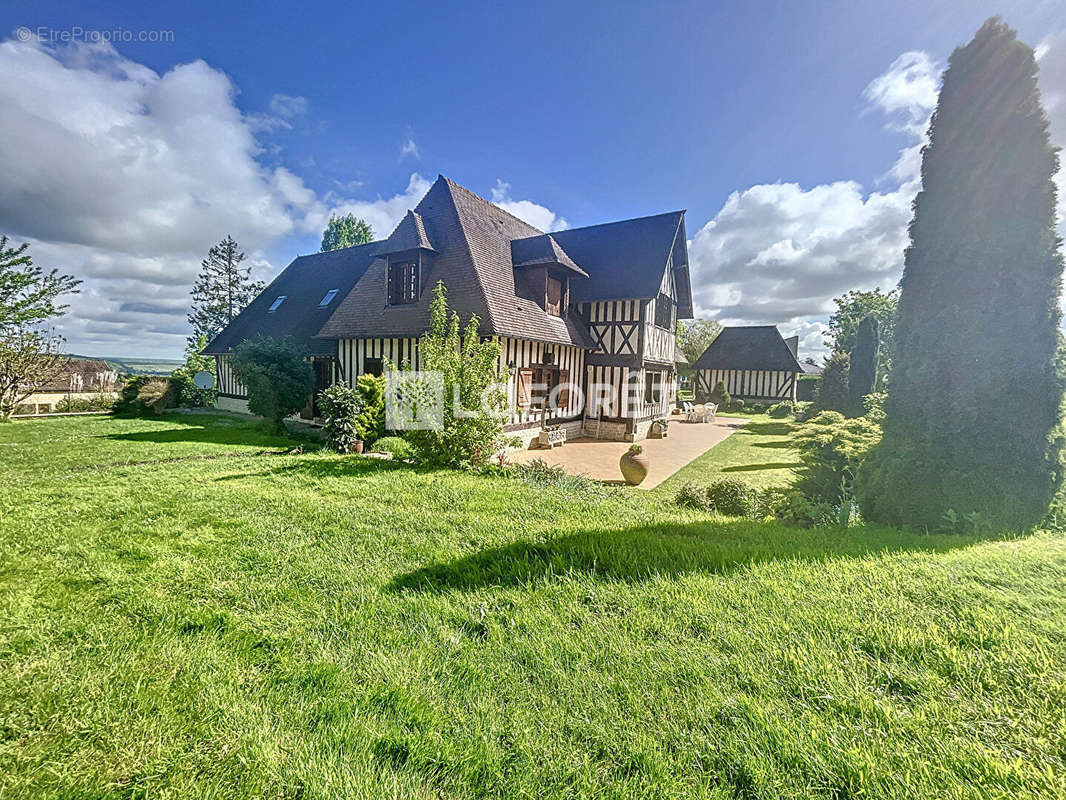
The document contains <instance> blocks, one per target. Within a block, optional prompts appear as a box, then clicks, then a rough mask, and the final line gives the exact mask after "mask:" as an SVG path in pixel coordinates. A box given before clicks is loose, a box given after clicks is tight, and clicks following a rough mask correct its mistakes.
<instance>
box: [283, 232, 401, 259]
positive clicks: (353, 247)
mask: <svg viewBox="0 0 1066 800" xmlns="http://www.w3.org/2000/svg"><path fill="white" fill-rule="evenodd" d="M388 240H389V237H387V236H386V237H385V238H384V239H374V240H373V241H371V242H363V243H362V244H350V245H348V246H347V247H334V248H333V249H332V250H318V251H316V252H314V253H300V255H298V256H296V258H310V257H311V256H324V255H326V253H339V252H340V251H341V250H358V249H359V248H360V247H370V245H372V244H384V243H385V242H387V241H388ZM295 260H296V259H295V258H294V259H293V261H295Z"/></svg>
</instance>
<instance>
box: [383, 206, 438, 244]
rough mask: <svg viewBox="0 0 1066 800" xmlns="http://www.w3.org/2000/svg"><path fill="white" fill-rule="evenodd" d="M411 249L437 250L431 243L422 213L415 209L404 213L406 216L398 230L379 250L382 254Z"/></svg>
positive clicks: (397, 227)
mask: <svg viewBox="0 0 1066 800" xmlns="http://www.w3.org/2000/svg"><path fill="white" fill-rule="evenodd" d="M410 250H428V251H430V252H436V249H435V248H434V247H433V245H432V244H430V241H429V235H428V234H427V233H426V225H425V222H423V221H422V215H421V214H417V213H415V212H414V211H408V212H407V214H405V215H404V218H403V219H401V220H400V224H399V225H397V226H396V230H394V231H393V232H392V235H391V236H389V238H388V239H386V240H385V244H384V246H383V247H382V248H381V250H380V251H379V252H380V253H381V254H385V253H404V252H407V251H410Z"/></svg>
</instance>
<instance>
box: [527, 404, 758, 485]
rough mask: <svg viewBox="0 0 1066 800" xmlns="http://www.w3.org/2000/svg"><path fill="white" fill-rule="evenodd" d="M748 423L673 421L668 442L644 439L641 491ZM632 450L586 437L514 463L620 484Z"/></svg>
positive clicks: (729, 419)
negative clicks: (646, 466) (646, 463)
mask: <svg viewBox="0 0 1066 800" xmlns="http://www.w3.org/2000/svg"><path fill="white" fill-rule="evenodd" d="M748 422H749V420H747V419H742V418H739V417H718V418H716V419H714V420H713V421H711V422H705V423H687V422H681V421H679V420H678V419H676V418H674V419H673V420H672V421H671V422H670V435H669V436H668V437H667V438H666V439H641V440H640V441H639V442H638V444H640V445H643V447H644V452H645V453H647V454H648V458H649V459H650V461H651V469H650V470H649V471H648V477H647V478H645V479H644V482H643V483H642V484H640V488H641V489H654V488H655V487H656V486H658V485H659V484H660V483H662V482H663V481H665V480H666V479H667V478H669V477H670V476H671V475H673V474H674V473H675V472H677V471H678V470H679V469H681V468H682V467H683V466H685V465H686V464H688V463H689V462H691V461H692V460H693V459H695V458H697V457H698V456H701V455H703V454H704V453H706V452H707V451H708V450H710V449H711V448H712V447H714V446H715V445H716V444H718V443H719V442H722V441H725V440H726V439H728V438H729V437H730V436H731V435H732V434H733V433H734V432H735V431H736V430H737V429H738V428H741V427H743V426H744V425H747V424H748ZM628 449H629V442H611V441H605V440H603V439H591V438H587V437H582V438H580V439H568V440H567V442H566V444H564V445H563V446H562V447H556V448H553V449H551V450H521V451H519V452H517V453H513V454H512V455H511V460H512V461H514V462H516V463H520V464H525V463H529V462H530V461H532V460H533V459H535V458H541V459H544V461H545V462H546V463H548V464H551V465H553V466H558V467H562V468H563V469H564V470H566V471H567V472H569V473H571V474H573V475H588V476H589V477H590V478H595V479H596V480H601V481H611V482H615V483H617V482H620V481H621V480H622V473H621V472H620V471H619V469H618V459H620V458H621V457H622V454H623V453H624V452H625V451H626V450H628Z"/></svg>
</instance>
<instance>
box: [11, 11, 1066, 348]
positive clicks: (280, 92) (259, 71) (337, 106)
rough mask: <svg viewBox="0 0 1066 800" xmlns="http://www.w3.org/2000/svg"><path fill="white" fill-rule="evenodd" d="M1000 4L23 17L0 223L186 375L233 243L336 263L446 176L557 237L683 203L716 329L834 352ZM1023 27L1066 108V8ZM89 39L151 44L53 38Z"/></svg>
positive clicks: (14, 62)
mask: <svg viewBox="0 0 1066 800" xmlns="http://www.w3.org/2000/svg"><path fill="white" fill-rule="evenodd" d="M999 10H1001V9H1000V8H997V5H996V4H993V3H985V2H961V1H960V2H944V3H930V2H894V3H871V2H839V3H822V2H818V3H815V2H811V3H798V2H777V3H773V2H771V3H762V4H752V3H714V4H711V3H695V2H678V3H663V4H651V3H640V4H637V3H632V4H626V3H573V2H571V3H565V4H564V3H537V4H529V3H513V4H511V3H508V4H499V5H489V4H470V5H466V6H464V5H461V4H454V5H446V4H442V3H425V4H383V5H361V4H353V3H335V4H322V5H321V6H318V7H316V8H314V9H313V10H310V9H309V10H301V11H299V12H296V13H294V7H293V6H292V5H291V4H280V3H277V4H271V3H259V4H256V5H255V6H250V7H238V6H237V5H232V6H231V5H226V4H219V3H211V4H207V3H196V2H192V3H185V4H172V5H171V6H170V7H163V6H162V4H143V3H137V4H133V3H129V4H126V3H114V4H111V5H110V7H109V8H108V9H104V10H101V9H92V10H89V9H87V8H85V7H84V6H83V5H82V4H74V3H50V2H38V3H35V4H32V5H29V4H22V5H20V6H14V5H8V6H7V7H6V8H5V9H4V10H3V11H2V12H0V32H2V33H3V35H4V36H5V37H7V39H8V40H7V41H6V42H5V43H4V44H3V45H0V83H3V84H5V85H8V88H7V89H0V94H5V95H6V96H5V97H0V108H7V109H8V110H7V112H6V114H7V115H8V116H9V119H8V120H7V121H6V122H5V123H4V124H3V125H0V128H6V129H7V130H8V133H0V168H4V169H5V174H11V173H12V172H14V173H15V175H16V176H17V178H16V180H14V181H12V182H10V183H9V185H8V188H7V190H4V189H0V230H3V231H6V232H7V233H8V234H9V235H11V236H13V237H14V238H16V239H19V240H22V239H28V240H30V241H32V242H33V243H34V244H33V247H34V250H35V251H36V252H37V253H38V261H39V263H41V264H42V265H45V266H60V267H65V268H67V269H69V270H71V271H73V272H75V273H76V274H79V275H83V276H84V277H86V290H87V291H86V292H83V295H82V296H81V297H79V298H77V299H76V300H75V301H74V303H73V313H72V314H71V315H70V317H69V318H68V319H67V320H66V321H64V324H63V330H64V332H65V333H66V335H67V336H68V339H69V341H70V347H71V349H73V350H77V351H79V352H86V351H89V352H92V353H97V354H115V355H126V354H128V355H161V356H162V355H170V356H173V355H177V354H179V353H180V350H181V348H182V345H183V334H182V331H181V329H182V326H183V318H184V314H183V313H182V306H181V304H182V302H184V298H185V297H186V296H187V294H186V293H187V291H188V288H187V287H188V286H189V285H191V282H192V278H193V277H194V275H195V271H196V266H197V263H198V259H199V258H200V257H202V255H203V253H205V252H206V250H207V248H208V247H209V246H210V245H211V244H213V243H214V242H215V241H217V240H218V239H220V238H221V237H222V236H224V235H226V234H227V233H233V235H234V236H235V237H237V238H238V239H239V241H241V244H242V245H243V246H244V247H245V249H246V251H247V252H248V253H249V256H250V257H251V258H252V259H253V261H254V263H255V264H256V269H257V271H258V272H259V274H261V275H263V276H265V277H269V276H271V275H272V274H275V273H276V272H277V271H278V270H279V269H280V268H281V267H283V266H284V265H285V264H286V263H287V262H288V261H289V260H291V258H292V256H294V255H296V254H297V253H304V252H311V251H314V250H316V249H317V243H318V238H319V231H320V228H321V224H320V223H321V219H322V217H323V215H324V214H328V212H329V211H331V210H334V209H336V210H352V211H355V212H357V213H362V214H364V215H365V216H367V217H368V218H370V219H371V221H372V223H374V224H375V226H376V227H377V228H382V227H385V226H387V225H388V224H389V223H390V221H391V220H393V219H395V218H398V216H399V215H400V214H402V213H403V210H405V208H406V206H407V205H413V204H414V203H415V202H417V196H418V193H419V191H420V189H421V188H422V187H423V186H424V183H425V181H426V180H432V178H434V177H435V176H436V174H437V173H438V172H440V173H444V174H446V175H448V176H449V177H450V178H452V179H454V180H456V181H458V182H459V183H462V184H464V185H466V186H468V187H469V188H471V189H473V190H474V191H476V192H478V193H480V194H483V195H485V196H487V197H491V198H492V199H494V200H497V201H499V202H500V203H501V204H504V205H507V206H508V207H509V208H511V209H512V210H514V211H515V212H516V213H519V215H520V216H526V217H527V218H529V219H530V221H533V222H534V224H538V223H539V224H540V225H541V226H542V227H549V226H556V227H558V226H563V225H570V226H577V225H586V224H592V223H597V222H603V221H607V220H611V219H619V218H625V217H629V216H638V215H642V214H649V213H656V212H659V211H663V210H669V209H675V208H686V209H688V233H689V236H690V238H691V239H692V240H693V248H692V249H693V265H694V269H695V270H696V271H697V272H696V276H695V279H696V283H697V302H698V305H699V307H700V309H701V313H703V314H705V315H707V316H716V317H719V318H721V319H724V320H726V321H732V322H763V321H774V322H777V323H779V324H781V326H782V328H783V329H784V330H787V331H788V332H792V331H796V332H799V333H800V334H801V335H802V336H803V337H804V339H803V341H804V343H805V346H806V349H808V350H810V351H811V352H814V350H815V347H816V344H817V342H818V340H819V339H820V330H821V328H820V326H821V325H822V324H823V323H824V319H825V312H826V311H827V310H828V303H829V300H830V298H831V297H832V295H833V294H834V293H837V294H839V293H840V291H842V290H843V289H845V288H849V287H850V286H852V285H861V286H872V285H875V284H880V285H885V286H887V285H890V284H891V283H893V282H894V280H895V279H896V278H897V277H898V268H899V266H900V265H901V263H902V261H901V257H902V240H901V239H900V228H901V225H905V221H906V220H905V217H906V216H907V208H908V207H909V201H910V197H911V196H913V191H914V190H916V186H917V185H916V184H915V182H914V181H915V177H916V176H915V174H914V168H915V165H916V163H917V162H916V160H915V158H914V156H915V154H916V152H917V150H916V146H917V145H920V138H921V130H922V128H923V126H924V121H925V118H926V116H927V114H928V111H929V107H930V102H931V101H930V97H932V98H933V99H934V100H935V81H936V79H937V75H938V74H939V70H940V69H941V68H942V67H943V65H944V63H945V62H946V58H947V56H948V55H949V54H950V51H951V49H952V48H953V47H954V46H956V45H958V44H961V43H963V42H965V41H966V40H967V39H968V38H969V37H971V36H972V35H973V33H974V31H975V30H976V29H977V28H978V27H979V25H980V24H981V22H982V21H983V20H984V19H985V18H986V17H987V16H989V15H991V14H993V13H996V12H997V11H999ZM1006 16H1007V20H1008V22H1009V23H1010V24H1012V25H1013V26H1014V27H1015V28H1016V29H1017V30H1018V32H1019V35H1020V36H1021V38H1022V39H1023V40H1025V41H1027V42H1029V43H1030V44H1033V45H1034V46H1036V45H1038V44H1041V43H1043V49H1044V52H1043V53H1042V54H1041V55H1042V59H1041V69H1042V72H1044V73H1049V72H1054V75H1052V76H1051V78H1048V76H1047V75H1043V74H1042V78H1041V80H1042V81H1045V80H1054V81H1057V82H1053V83H1051V84H1049V85H1047V86H1045V87H1044V90H1045V94H1048V93H1050V94H1052V95H1054V94H1056V93H1057V92H1058V91H1059V89H1060V87H1063V85H1064V84H1066V77H1064V76H1063V75H1062V72H1064V71H1066V58H1064V57H1063V51H1066V40H1063V38H1062V32H1063V31H1066V5H1064V4H1062V3H1061V2H1060V3H1055V2H1045V1H1041V2H1027V3H1026V2H1022V3H1013V4H1011V8H1009V9H1007V10H1006ZM20 26H25V27H26V28H27V29H29V30H30V31H31V32H32V33H33V36H32V38H31V40H30V41H26V42H22V41H19V38H20V37H19V31H18V29H19V27H20ZM79 28H80V29H83V30H85V31H107V32H111V34H112V36H114V34H115V32H116V31H124V32H129V34H130V35H131V36H132V38H133V39H134V40H133V41H117V42H115V44H114V46H113V47H109V46H108V45H101V44H86V43H84V42H79V43H75V44H71V43H64V42H62V41H50V40H49V37H52V36H62V35H63V32H71V31H77V30H78V29H79ZM142 31H146V32H148V31H163V32H165V33H164V34H163V36H164V37H165V38H167V39H169V41H165V42H139V41H136V38H137V37H138V36H140V35H141V32H142ZM40 34H43V35H44V37H45V38H44V40H43V41H42V40H41V39H40ZM72 35H76V34H72ZM120 36H121V34H120ZM23 38H29V37H26V36H25V34H23ZM904 54H909V56H907V57H905V58H904V60H903V61H902V62H901V61H899V59H900V58H901V57H903V56H904ZM5 73H7V74H5ZM879 76H880V77H881V79H882V82H881V83H880V84H878V83H876V81H877V80H878V79H879ZM16 81H18V82H21V83H22V84H23V87H22V88H21V89H20V88H12V87H11V86H10V84H12V83H14V82H16ZM931 91H932V92H933V93H932V94H930V92H931ZM4 113H5V112H3V111H0V114H4ZM1062 113H1063V112H1062V109H1061V108H1058V110H1057V111H1053V112H1052V113H1051V115H1052V119H1053V125H1054V126H1055V134H1056V136H1057V135H1058V134H1059V133H1060V132H1061V128H1062V127H1066V126H1064V125H1062V124H1059V123H1058V122H1057V119H1058V117H1057V116H1056V114H1059V115H1061V114H1062ZM12 129H15V132H14V133H11V132H10V131H11V130H12ZM5 138H6V140H5ZM81 146H85V147H86V148H87V149H86V153H85V154H84V156H83V157H81V158H78V157H77V155H78V153H77V150H78V148H79V147H81ZM908 153H910V156H909V157H908V155H907V154H908ZM65 158H69V162H65V161H64V159H65ZM412 176H414V177H412ZM5 217H6V219H5ZM826 231H829V233H828V234H827V233H826ZM388 232H389V231H388V230H380V229H379V230H377V231H376V233H377V234H378V235H381V236H384V235H387V234H388ZM786 269H787V270H789V275H788V277H787V278H784V277H782V276H783V274H784V272H785V271H786ZM183 282H184V283H183Z"/></svg>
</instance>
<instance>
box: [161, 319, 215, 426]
mask: <svg viewBox="0 0 1066 800" xmlns="http://www.w3.org/2000/svg"><path fill="white" fill-rule="evenodd" d="M205 347H207V337H206V336H204V335H203V334H202V333H201V334H199V335H198V336H197V337H196V340H195V341H194V342H190V343H189V344H188V345H187V346H186V347H185V363H184V364H183V365H182V366H180V367H178V368H177V369H176V370H174V371H173V372H171V373H170V380H171V381H172V382H173V383H174V388H175V390H176V391H177V394H178V398H177V401H178V404H179V405H182V406H184V407H185V408H205V407H209V406H213V405H214V404H215V400H216V399H217V397H218V392H217V390H216V389H201V388H200V387H199V386H197V385H196V382H195V378H196V373H198V372H210V373H211V374H212V375H214V374H215V359H214V358H213V357H211V356H204V355H200V354H201V352H202V351H203V349H204V348H205Z"/></svg>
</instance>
